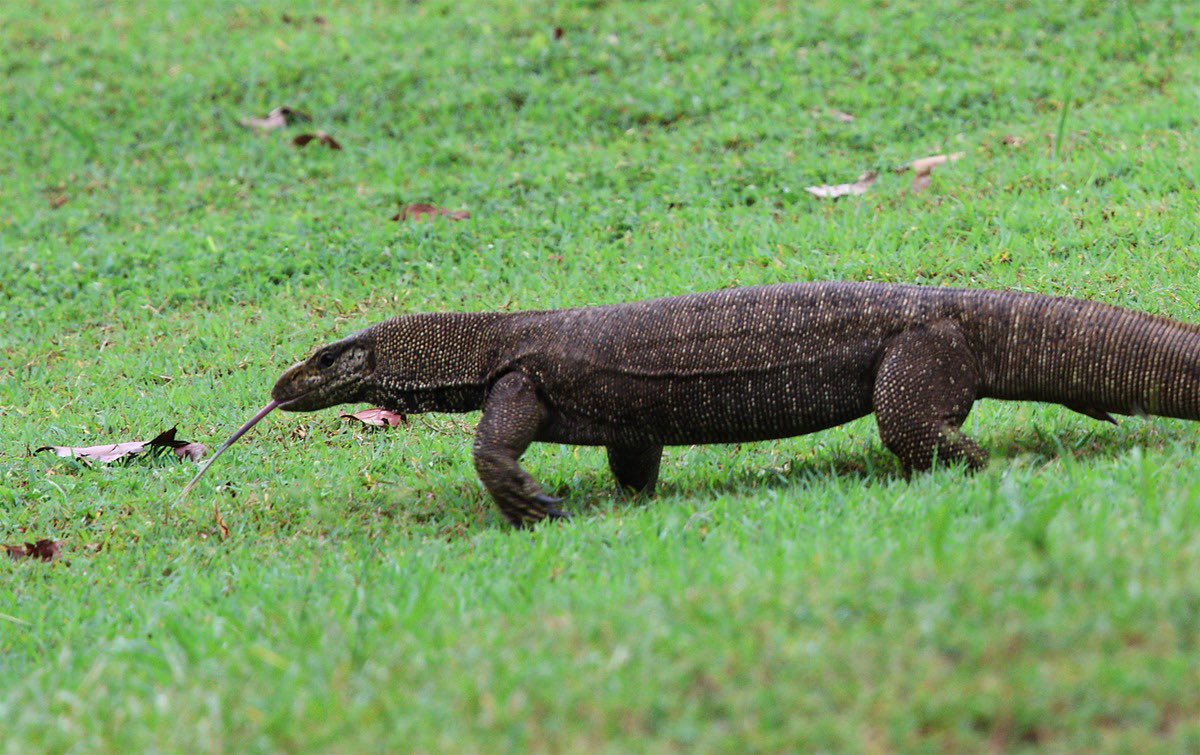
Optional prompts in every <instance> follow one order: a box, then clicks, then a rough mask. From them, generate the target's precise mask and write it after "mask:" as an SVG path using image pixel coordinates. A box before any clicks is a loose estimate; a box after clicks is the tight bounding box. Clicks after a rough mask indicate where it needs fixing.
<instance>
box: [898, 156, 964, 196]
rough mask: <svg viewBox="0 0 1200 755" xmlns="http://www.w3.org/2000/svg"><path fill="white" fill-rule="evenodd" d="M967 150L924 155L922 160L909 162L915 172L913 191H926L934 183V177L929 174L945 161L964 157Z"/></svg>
mask: <svg viewBox="0 0 1200 755" xmlns="http://www.w3.org/2000/svg"><path fill="white" fill-rule="evenodd" d="M965 154H966V153H965V152H952V153H950V154H948V155H933V156H932V157H922V158H921V159H920V160H913V161H912V162H911V163H909V164H908V167H909V168H911V169H912V172H913V182H912V190H913V193H914V194H915V193H917V192H920V191H924V190H925V189H928V188H929V185H930V184H931V183H933V179H932V178H930V177H929V174H930V173H931V172H933V169H934V168H936V167H937V166H939V165H944V164H945V163H949V162H954V161H955V160H958V159H959V158H961V157H963V156H964V155H965Z"/></svg>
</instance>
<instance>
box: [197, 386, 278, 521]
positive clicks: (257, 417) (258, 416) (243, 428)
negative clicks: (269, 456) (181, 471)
mask: <svg viewBox="0 0 1200 755" xmlns="http://www.w3.org/2000/svg"><path fill="white" fill-rule="evenodd" d="M277 406H279V402H278V401H274V400H272V401H271V403H269V404H267V405H266V406H264V407H263V408H262V409H259V410H258V414H255V415H254V416H253V417H251V418H250V421H249V422H247V423H246V424H244V425H242V426H241V428H240V429H239V430H238V431H237V432H236V433H234V434H233V437H232V438H230V439H229V440H227V441H225V445H223V446H221V447H220V448H218V449H217V452H216V453H215V454H213V455H212V457H211V458H209V460H208V461H207V462H205V464H204V466H203V467H200V471H199V472H197V473H196V476H195V477H193V478H192V481H191V482H189V483H188V484H187V487H186V488H184V489H183V492H182V493H180V494H179V497H180V498H183V497H184V496H185V495H187V494H188V493H190V492H192V488H194V487H196V483H197V482H200V478H201V477H203V476H204V473H205V472H207V471H208V468H209V467H211V466H212V465H213V462H214V461H216V460H217V457H218V456H220V455H221V454H223V453H225V449H226V448H229V447H230V446H232V445H233V444H234V443H235V442H236V441H237V439H238V438H240V437H242V436H243V435H245V434H246V432H247V431H249V430H250V428H252V427H254V426H255V425H257V424H258V423H259V421H260V420H261V419H262V418H263V417H265V416H267V415H268V414H270V413H271V412H273V411H275V407H277Z"/></svg>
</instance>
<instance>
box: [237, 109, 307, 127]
mask: <svg viewBox="0 0 1200 755" xmlns="http://www.w3.org/2000/svg"><path fill="white" fill-rule="evenodd" d="M306 120H308V116H306V115H304V114H303V113H301V112H299V111H296V110H292V109H291V108H290V107H287V106H286V105H285V106H283V107H277V108H275V109H274V110H272V111H271V112H269V113H267V117H266V118H243V119H242V120H241V124H242V125H243V126H245V127H246V128H254V129H258V130H259V131H274V130H275V129H279V128H283V127H284V126H287V125H289V124H291V123H295V122H296V121H306Z"/></svg>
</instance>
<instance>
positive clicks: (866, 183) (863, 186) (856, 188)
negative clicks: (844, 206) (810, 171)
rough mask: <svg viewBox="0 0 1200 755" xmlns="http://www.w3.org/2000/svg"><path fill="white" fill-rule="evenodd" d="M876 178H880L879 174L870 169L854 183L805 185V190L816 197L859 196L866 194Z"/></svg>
mask: <svg viewBox="0 0 1200 755" xmlns="http://www.w3.org/2000/svg"><path fill="white" fill-rule="evenodd" d="M876 178H878V175H877V174H876V173H875V171H868V172H866V173H863V174H862V175H861V176H859V177H858V180H857V181H855V182H854V183H852V184H834V185H832V186H830V185H828V184H826V185H823V186H805V187H804V190H805V191H807V192H808V193H809V194H812V195H813V196H814V197H821V198H823V199H837V198H838V197H849V196H858V195H859V194H866V193H867V189H869V188H871V184H873V183H875V179H876Z"/></svg>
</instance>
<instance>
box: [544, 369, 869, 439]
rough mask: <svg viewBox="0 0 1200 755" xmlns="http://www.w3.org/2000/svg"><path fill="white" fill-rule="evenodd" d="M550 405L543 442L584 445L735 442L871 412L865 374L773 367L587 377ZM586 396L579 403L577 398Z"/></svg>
mask: <svg viewBox="0 0 1200 755" xmlns="http://www.w3.org/2000/svg"><path fill="white" fill-rule="evenodd" d="M582 387H583V386H579V385H576V386H574V387H573V390H570V391H567V392H564V393H563V394H562V395H570V396H573V397H575V399H574V400H572V401H556V400H555V399H556V393H558V392H556V391H554V390H553V387H552V386H551V387H549V388H550V389H549V390H546V397H547V401H548V403H549V404H550V406H551V416H550V421H549V422H548V423H547V427H546V430H545V431H544V433H543V435H544V436H545V437H544V440H547V441H551V442H560V443H577V444H588V445H605V444H610V443H621V444H632V445H639V444H656V445H689V444H693V443H741V442H748V441H757V440H770V439H773V438H786V437H791V436H794V435H803V434H805V433H811V432H816V431H818V430H824V429H826V428H829V427H833V426H835V425H840V424H842V423H844V422H849V421H850V420H853V419H857V418H858V417H862V416H864V415H866V414H869V413H870V412H871V411H872V406H871V395H872V383H871V380H870V378H869V376H866V375H861V376H856V375H853V374H851V375H847V374H844V373H843V374H841V375H829V376H825V375H814V374H812V372H811V370H805V369H797V368H793V369H787V368H785V369H780V370H775V371H761V372H755V373H751V374H744V375H737V374H726V375H691V376H674V377H672V378H670V379H661V378H660V379H653V378H640V379H639V378H631V377H630V376H629V375H622V376H619V377H617V378H614V377H611V376H593V379H592V380H591V381H590V384H589V385H588V386H586V392H585V393H581V392H580V389H581V388H582ZM581 396H584V397H586V398H585V400H583V401H580V400H579V397H581Z"/></svg>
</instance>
